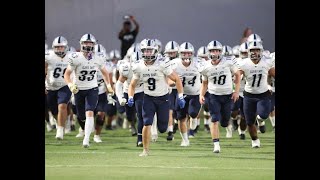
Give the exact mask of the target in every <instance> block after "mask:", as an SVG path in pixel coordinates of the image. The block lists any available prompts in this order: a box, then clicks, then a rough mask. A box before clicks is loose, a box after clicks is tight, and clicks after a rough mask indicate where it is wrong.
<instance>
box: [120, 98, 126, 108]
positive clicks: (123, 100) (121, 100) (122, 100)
mask: <svg viewBox="0 0 320 180" xmlns="http://www.w3.org/2000/svg"><path fill="white" fill-rule="evenodd" d="M126 103H127V99H126V98H122V99H120V102H119V104H120V106H124V105H126Z"/></svg>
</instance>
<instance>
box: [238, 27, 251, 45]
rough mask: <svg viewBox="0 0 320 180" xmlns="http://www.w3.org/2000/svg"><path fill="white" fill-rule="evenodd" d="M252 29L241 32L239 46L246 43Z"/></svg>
mask: <svg viewBox="0 0 320 180" xmlns="http://www.w3.org/2000/svg"><path fill="white" fill-rule="evenodd" d="M252 33H253V32H252V29H251V28H249V27H247V28H246V29H245V30H244V31H243V35H242V38H241V40H240V44H242V43H244V42H246V41H247V38H248V37H249V36H250V34H252Z"/></svg>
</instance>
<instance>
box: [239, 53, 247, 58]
mask: <svg viewBox="0 0 320 180" xmlns="http://www.w3.org/2000/svg"><path fill="white" fill-rule="evenodd" d="M240 58H241V59H245V58H248V52H240Z"/></svg>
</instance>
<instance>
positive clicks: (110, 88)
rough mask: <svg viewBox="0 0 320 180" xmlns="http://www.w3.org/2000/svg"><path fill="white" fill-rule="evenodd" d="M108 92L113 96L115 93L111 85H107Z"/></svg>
mask: <svg viewBox="0 0 320 180" xmlns="http://www.w3.org/2000/svg"><path fill="white" fill-rule="evenodd" d="M107 90H108V93H109V94H111V96H113V95H114V91H113V89H112V86H111V84H107Z"/></svg>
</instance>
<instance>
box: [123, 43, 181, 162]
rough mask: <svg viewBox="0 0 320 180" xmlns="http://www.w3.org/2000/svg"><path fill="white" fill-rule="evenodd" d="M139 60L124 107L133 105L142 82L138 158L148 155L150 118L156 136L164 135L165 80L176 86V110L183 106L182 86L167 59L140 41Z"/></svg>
mask: <svg viewBox="0 0 320 180" xmlns="http://www.w3.org/2000/svg"><path fill="white" fill-rule="evenodd" d="M140 49H141V52H142V61H140V62H139V63H137V64H135V66H134V67H133V69H132V70H133V78H132V80H131V83H130V85H129V89H128V96H129V98H128V106H133V103H134V99H133V96H134V92H135V87H136V85H137V83H138V82H139V81H140V79H142V81H143V88H144V97H143V104H142V116H143V124H144V127H143V129H142V142H143V152H142V153H141V154H140V155H139V156H148V155H149V144H150V131H151V125H152V123H153V118H154V115H155V113H156V115H157V120H158V121H157V126H158V129H159V131H160V133H164V132H166V130H167V127H168V120H169V106H170V103H169V95H168V92H169V89H168V84H167V78H170V79H171V80H172V81H174V82H175V83H176V86H177V91H178V104H179V106H180V108H183V107H184V105H185V100H184V98H183V87H182V83H181V81H180V78H179V76H178V75H177V74H176V73H175V72H173V70H172V68H171V64H170V60H169V59H168V58H163V57H159V56H158V48H157V46H156V44H155V41H154V40H153V39H144V40H142V41H141V43H140Z"/></svg>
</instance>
